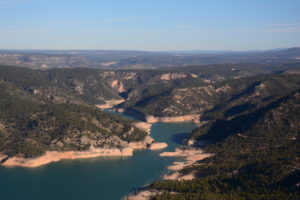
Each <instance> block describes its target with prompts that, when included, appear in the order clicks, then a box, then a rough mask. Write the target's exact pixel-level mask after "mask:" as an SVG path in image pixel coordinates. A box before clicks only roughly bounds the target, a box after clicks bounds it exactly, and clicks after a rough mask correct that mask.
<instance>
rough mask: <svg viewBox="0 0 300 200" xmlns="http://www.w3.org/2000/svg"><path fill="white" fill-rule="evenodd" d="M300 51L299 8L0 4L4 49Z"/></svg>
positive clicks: (52, 1)
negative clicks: (298, 49) (292, 49)
mask: <svg viewBox="0 0 300 200" xmlns="http://www.w3.org/2000/svg"><path fill="white" fill-rule="evenodd" d="M296 46H298V47H299V46H300V0H0V49H59V50H61V49H64V50H74V49H77V50H79V49H82V50H84V49H104V50H108V49H109V50H147V51H165V50H166V51H167V50H168V51H169V50H233V51H240V50H265V49H274V48H288V47H296Z"/></svg>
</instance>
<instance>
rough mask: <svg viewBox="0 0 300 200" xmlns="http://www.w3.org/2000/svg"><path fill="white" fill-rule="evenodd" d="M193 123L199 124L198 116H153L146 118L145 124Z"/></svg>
mask: <svg viewBox="0 0 300 200" xmlns="http://www.w3.org/2000/svg"><path fill="white" fill-rule="evenodd" d="M188 121H193V122H194V123H195V124H197V125H198V124H200V115H182V116H171V117H155V116H153V115H148V116H146V122H147V123H150V124H153V123H157V122H164V123H178V122H188Z"/></svg>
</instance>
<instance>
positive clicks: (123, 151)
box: [0, 122, 168, 168]
mask: <svg viewBox="0 0 300 200" xmlns="http://www.w3.org/2000/svg"><path fill="white" fill-rule="evenodd" d="M151 126H152V124H149V123H146V122H138V123H136V124H135V127H137V128H139V129H141V130H143V131H145V132H147V133H148V135H147V136H146V137H145V139H144V140H143V141H139V142H130V143H128V145H127V146H126V147H124V148H110V149H108V148H94V147H92V146H91V148H90V150H88V151H46V153H45V154H44V155H42V156H40V157H37V158H24V157H18V156H15V157H8V156H6V155H3V154H1V156H0V162H1V164H0V165H2V166H6V167H16V166H19V167H29V168H34V167H39V166H42V165H46V164H49V163H51V162H57V161H60V160H67V159H71V160H73V159H83V158H95V157H107V156H114V157H118V156H132V155H133V151H134V150H138V149H150V150H157V149H163V148H166V147H167V146H168V145H167V144H166V143H164V142H155V141H154V139H153V138H151V137H150V132H151Z"/></svg>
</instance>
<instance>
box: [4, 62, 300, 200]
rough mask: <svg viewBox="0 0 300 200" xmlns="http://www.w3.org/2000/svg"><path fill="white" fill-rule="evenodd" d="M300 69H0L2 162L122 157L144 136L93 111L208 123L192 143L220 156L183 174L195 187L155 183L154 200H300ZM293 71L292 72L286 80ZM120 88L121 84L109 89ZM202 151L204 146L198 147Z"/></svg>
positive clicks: (182, 183)
mask: <svg viewBox="0 0 300 200" xmlns="http://www.w3.org/2000/svg"><path fill="white" fill-rule="evenodd" d="M299 68H300V65H299V63H285V64H276V65H270V64H264V65H259V64H234V65H233V64H222V65H210V66H189V67H183V68H163V69H160V70H120V71H113V70H109V71H102V70H98V69H53V70H36V71H33V70H28V69H24V68H23V69H22V68H16V67H5V66H0V111H1V112H0V153H4V154H7V155H10V156H13V155H23V156H25V157H35V156H39V155H41V154H43V153H44V152H45V151H46V150H87V149H89V148H90V147H91V146H94V147H117V148H119V147H124V146H126V144H127V143H128V142H131V141H140V140H143V139H144V137H145V136H146V133H145V132H143V131H141V130H139V129H137V128H135V127H134V126H133V123H134V122H133V121H128V120H125V119H122V118H120V117H115V116H111V115H110V114H107V113H104V112H101V111H99V110H97V109H96V108H95V106H94V105H95V104H99V103H104V102H105V101H106V100H111V99H121V97H120V96H122V97H123V98H125V99H126V101H125V102H124V103H123V104H121V105H118V108H124V109H125V111H127V112H132V113H140V114H141V116H144V115H155V116H178V115H186V114H201V122H203V125H202V126H201V127H200V128H197V129H195V130H194V131H193V132H192V133H191V134H190V138H189V139H192V140H194V141H196V142H195V145H196V146H197V145H198V144H199V145H200V142H203V141H205V142H206V144H209V145H207V146H205V147H203V148H204V150H205V151H206V152H209V153H213V154H214V156H213V157H210V158H207V159H205V160H203V161H201V165H192V166H189V167H186V168H184V169H183V170H182V171H181V172H182V173H194V174H195V175H196V177H197V178H196V179H194V180H192V181H157V182H154V183H153V184H151V185H150V186H149V188H151V189H155V190H159V191H161V192H162V194H159V195H157V196H155V197H153V199H212V200H214V199H218V200H219V199H220V200H222V199H224V200H227V199H237V200H239V199H243V200H248V199H251V200H252V199H253V200H254V199H261V200H265V199H267V200H268V199H269V200H271V199H289V200H294V199H299V198H300V197H299V180H300V177H299V175H300V173H299V169H300V166H299V154H300V152H299V149H300V148H299V133H300V129H299V128H300V124H299V116H300V94H299V90H300V75H299V74H297V73H294V72H297V69H299ZM289 69H293V70H295V71H292V72H291V71H289V73H285V72H286V70H289ZM112 83H116V84H112ZM198 142H199V143H198Z"/></svg>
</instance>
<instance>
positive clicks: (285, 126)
mask: <svg viewBox="0 0 300 200" xmlns="http://www.w3.org/2000/svg"><path fill="white" fill-rule="evenodd" d="M299 116H300V93H299V92H296V93H294V94H292V95H288V96H286V97H284V98H281V99H279V100H277V101H276V102H273V103H271V104H269V105H267V106H264V107H263V108H261V109H258V110H256V111H253V112H251V113H249V114H244V115H241V116H236V117H234V118H232V119H230V120H223V121H222V122H221V121H220V120H216V121H213V122H211V125H207V126H209V128H206V129H204V130H202V128H199V129H197V130H195V131H194V132H198V131H200V132H202V133H203V134H202V136H200V137H199V138H197V139H198V140H202V139H206V140H210V141H214V142H213V143H212V144H211V145H208V146H206V147H205V148H204V149H205V151H207V152H210V153H213V154H214V156H213V157H210V158H207V159H205V160H204V161H201V163H202V164H201V165H200V166H199V165H194V166H190V167H187V168H185V169H184V170H182V173H191V172H193V173H195V174H196V176H197V177H198V178H196V179H194V180H192V181H158V182H154V183H153V184H151V185H150V188H151V189H156V190H162V191H165V193H164V194H161V195H157V196H156V197H153V199H221V200H222V199H224V200H225V199H237V200H238V199H245V200H246V199H253V200H254V199H255V200H256V199H261V200H265V199H270V200H271V199H291V200H294V199H299V198H300V193H299V191H300V190H299V189H300V188H299V180H300V170H299V169H300V164H299V155H300V150H299V142H300V141H299V133H300V124H299ZM194 134H195V133H194ZM172 192H175V194H174V193H172Z"/></svg>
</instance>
